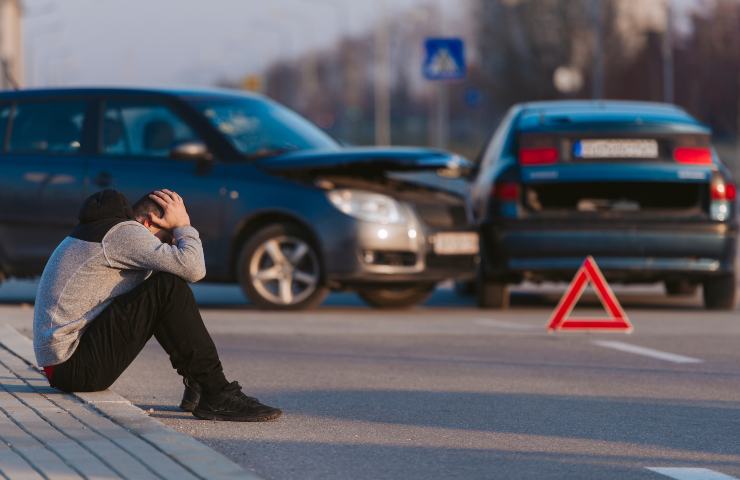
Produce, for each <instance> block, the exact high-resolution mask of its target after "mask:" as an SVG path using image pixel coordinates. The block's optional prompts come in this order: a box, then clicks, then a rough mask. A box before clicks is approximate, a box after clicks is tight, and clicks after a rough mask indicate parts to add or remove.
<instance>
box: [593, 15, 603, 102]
mask: <svg viewBox="0 0 740 480" xmlns="http://www.w3.org/2000/svg"><path fill="white" fill-rule="evenodd" d="M603 7H604V5H603V1H602V0H591V16H592V21H593V24H594V61H593V71H592V74H591V76H592V80H591V81H592V86H591V92H592V96H593V98H594V99H600V98H603V96H604V11H603Z"/></svg>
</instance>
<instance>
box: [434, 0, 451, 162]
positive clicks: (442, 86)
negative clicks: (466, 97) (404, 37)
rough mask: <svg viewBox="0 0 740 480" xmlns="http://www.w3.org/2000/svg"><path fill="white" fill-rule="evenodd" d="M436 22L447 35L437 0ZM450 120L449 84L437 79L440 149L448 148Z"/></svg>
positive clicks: (437, 135) (436, 144)
mask: <svg viewBox="0 0 740 480" xmlns="http://www.w3.org/2000/svg"><path fill="white" fill-rule="evenodd" d="M435 13H436V17H437V20H436V23H437V25H438V26H439V31H440V32H441V33H442V36H446V34H447V29H446V28H445V26H446V25H445V21H444V13H443V12H442V4H441V2H440V1H439V0H437V4H436V9H435ZM449 120H450V92H449V86H448V85H447V82H446V81H445V80H437V108H436V118H435V129H434V130H435V131H434V137H435V138H434V146H435V147H437V148H439V149H442V150H444V149H446V148H447V143H448V140H449V123H450V122H449Z"/></svg>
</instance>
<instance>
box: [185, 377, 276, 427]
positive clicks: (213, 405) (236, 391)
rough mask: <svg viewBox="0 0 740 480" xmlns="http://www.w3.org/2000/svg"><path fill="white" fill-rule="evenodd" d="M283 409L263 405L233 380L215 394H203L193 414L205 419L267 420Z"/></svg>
mask: <svg viewBox="0 0 740 480" xmlns="http://www.w3.org/2000/svg"><path fill="white" fill-rule="evenodd" d="M282 413H283V412H282V411H281V410H280V409H278V408H273V407H268V406H267V405H263V404H261V403H260V402H259V400H257V399H256V398H253V397H248V396H246V395H244V393H242V388H241V387H240V386H239V383H237V382H231V383H230V384H229V385H228V386H226V388H224V389H223V390H222V391H221V392H219V393H217V394H215V395H203V397H202V398H201V399H200V402H198V406H197V407H195V410H193V415H195V416H196V417H198V418H202V419H204V420H226V421H230V422H266V421H268V420H275V419H276V418H278V417H279V416H280V415H282Z"/></svg>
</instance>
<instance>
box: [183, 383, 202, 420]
mask: <svg viewBox="0 0 740 480" xmlns="http://www.w3.org/2000/svg"><path fill="white" fill-rule="evenodd" d="M182 383H184V384H185V391H184V392H183V394H182V401H181V402H180V408H181V409H182V410H184V411H186V412H192V411H193V410H195V407H197V406H198V402H199V401H200V394H201V388H200V384H199V383H198V382H196V381H195V380H193V379H192V378H187V377H183V378H182Z"/></svg>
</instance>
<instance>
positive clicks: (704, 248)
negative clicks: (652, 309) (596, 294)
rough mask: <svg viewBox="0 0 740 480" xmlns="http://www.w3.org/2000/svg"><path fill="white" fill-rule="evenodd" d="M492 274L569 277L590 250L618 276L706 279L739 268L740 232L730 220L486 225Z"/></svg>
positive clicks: (485, 249) (485, 252)
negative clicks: (739, 234)
mask: <svg viewBox="0 0 740 480" xmlns="http://www.w3.org/2000/svg"><path fill="white" fill-rule="evenodd" d="M481 238H482V241H481V245H482V259H483V260H482V261H483V268H484V272H485V274H486V276H487V277H489V278H502V279H507V280H511V281H516V280H520V279H522V278H533V279H544V280H569V279H570V278H571V276H572V275H573V273H574V272H575V271H576V270H577V269H578V267H579V266H580V265H581V263H582V262H583V260H584V258H585V257H586V256H588V255H592V256H593V257H595V259H596V261H597V263H598V265H599V266H600V267H601V269H602V270H603V271H604V272H605V273H607V275H608V277H609V278H610V279H614V280H618V281H626V282H629V281H658V280H670V279H690V280H700V279H702V278H706V277H708V276H713V275H719V274H723V273H729V272H732V271H734V269H735V257H736V254H737V231H736V229H735V228H734V226H731V225H729V224H722V223H714V224H709V223H707V224H696V225H683V224H680V225H679V224H673V225H664V226H654V225H650V226H648V225H635V224H633V225H627V224H624V225H612V226H609V225H604V226H584V225H577V226H576V225H568V224H566V223H562V224H556V225H547V226H546V225H541V224H540V225H526V224H514V223H511V224H509V225H504V226H496V225H490V224H489V225H483V226H482V229H481Z"/></svg>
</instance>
